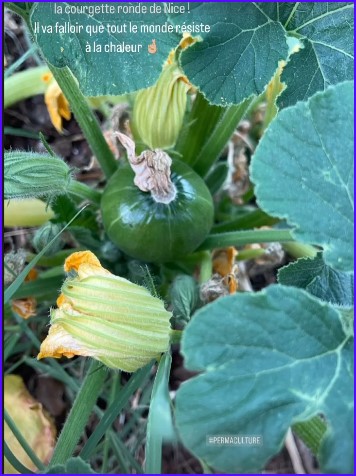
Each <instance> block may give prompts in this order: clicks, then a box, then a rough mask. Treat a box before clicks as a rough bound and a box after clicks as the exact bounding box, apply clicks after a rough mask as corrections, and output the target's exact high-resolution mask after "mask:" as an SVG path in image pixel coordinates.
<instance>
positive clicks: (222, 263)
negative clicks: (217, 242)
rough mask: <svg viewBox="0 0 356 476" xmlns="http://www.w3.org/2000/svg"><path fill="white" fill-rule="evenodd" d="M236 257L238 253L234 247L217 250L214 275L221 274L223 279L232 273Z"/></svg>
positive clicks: (214, 258) (214, 259)
mask: <svg viewBox="0 0 356 476" xmlns="http://www.w3.org/2000/svg"><path fill="white" fill-rule="evenodd" d="M236 255H237V251H236V249H235V248H234V247H233V246H229V247H228V248H223V249H219V250H215V252H214V255H213V270H214V273H219V274H220V276H223V277H224V276H227V275H228V274H230V273H232V271H233V267H234V264H235V256H236Z"/></svg>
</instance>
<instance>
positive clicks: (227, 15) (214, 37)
mask: <svg viewBox="0 0 356 476" xmlns="http://www.w3.org/2000/svg"><path fill="white" fill-rule="evenodd" d="M260 5H261V4H258V3H247V2H244V3H234V2H221V3H220V2H212V3H200V2H198V3H195V2H194V3H190V9H189V12H186V13H184V14H174V15H171V16H170V19H171V20H172V22H173V23H174V24H182V23H183V21H185V22H186V23H191V22H192V19H193V18H194V19H198V20H199V23H200V22H201V23H203V24H206V25H209V26H210V27H211V29H210V32H208V33H199V35H194V34H193V36H199V37H201V38H202V40H203V41H201V42H197V43H195V44H194V45H192V46H191V47H190V48H188V49H187V50H185V51H183V53H182V55H181V65H182V68H183V70H184V72H185V74H186V75H187V76H188V78H189V80H190V81H191V82H192V83H193V84H194V85H195V86H197V87H198V88H199V90H200V91H201V92H202V93H203V94H204V96H206V98H207V99H208V100H209V101H210V102H211V103H213V104H220V105H223V106H227V105H229V104H239V103H240V102H242V101H243V100H244V99H246V98H248V97H250V96H251V95H259V94H260V93H261V92H262V91H263V90H264V88H265V86H266V84H267V83H268V81H269V80H270V79H271V78H272V76H273V74H274V72H275V71H276V69H277V66H278V61H280V60H282V59H286V57H287V54H288V47H287V43H286V37H285V31H284V29H283V27H282V25H281V24H280V23H279V22H277V21H273V20H271V18H270V17H269V16H268V15H267V14H266V13H265V12H264V11H263V8H262V7H261V6H260Z"/></svg>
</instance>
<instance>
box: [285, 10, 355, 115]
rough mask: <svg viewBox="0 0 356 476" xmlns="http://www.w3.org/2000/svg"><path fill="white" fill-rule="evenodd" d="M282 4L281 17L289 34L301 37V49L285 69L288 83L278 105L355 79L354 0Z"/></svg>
mask: <svg viewBox="0 0 356 476" xmlns="http://www.w3.org/2000/svg"><path fill="white" fill-rule="evenodd" d="M282 5H283V6H282V7H281V8H280V9H279V12H280V13H281V14H282V15H283V18H281V21H282V22H283V23H284V25H285V28H286V30H287V32H288V34H289V35H292V36H296V37H298V38H300V41H301V43H302V49H301V50H300V51H299V52H297V53H295V54H293V55H292V56H291V58H290V60H289V62H288V64H287V66H286V68H285V69H284V71H283V74H282V81H283V82H285V83H286V84H287V86H288V87H287V89H286V90H285V91H284V92H283V94H282V96H281V97H280V100H279V106H280V107H286V106H290V105H292V104H295V103H296V102H297V101H301V100H306V99H308V98H309V97H310V96H312V95H313V94H314V93H316V92H317V91H323V90H324V89H326V88H327V87H328V86H330V85H331V84H337V83H340V82H342V81H345V80H347V79H353V78H354V56H353V55H354V53H353V51H354V50H353V38H354V16H353V14H354V4H353V2H310V3H309V2H308V3H305V2H297V3H294V4H293V3H290V4H286V3H284V4H282ZM285 5H287V7H285ZM291 8H292V12H290V16H288V17H287V15H286V13H288V10H289V9H291ZM284 9H285V10H286V12H284Z"/></svg>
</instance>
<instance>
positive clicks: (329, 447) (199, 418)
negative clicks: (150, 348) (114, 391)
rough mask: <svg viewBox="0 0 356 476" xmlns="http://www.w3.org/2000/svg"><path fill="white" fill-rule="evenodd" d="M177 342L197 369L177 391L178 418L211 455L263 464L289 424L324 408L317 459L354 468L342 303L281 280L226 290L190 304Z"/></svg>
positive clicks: (256, 466)
mask: <svg viewBox="0 0 356 476" xmlns="http://www.w3.org/2000/svg"><path fill="white" fill-rule="evenodd" d="M182 351H183V354H184V357H185V365H186V367H187V368H188V369H190V370H196V371H202V372H203V373H202V374H201V375H199V376H198V377H195V378H193V379H191V380H189V381H188V382H186V383H184V384H183V385H182V386H181V387H180V389H179V390H178V392H177V409H176V416H177V426H178V430H179V432H180V434H181V437H182V439H183V442H184V444H185V445H186V446H187V447H188V448H189V449H190V450H191V451H193V453H195V454H196V455H197V456H199V457H200V458H202V459H203V460H205V461H206V462H207V463H208V464H209V465H211V466H213V467H214V468H217V469H218V470H222V471H226V472H231V473H238V472H255V471H259V470H261V469H262V468H263V466H264V465H265V464H266V462H267V460H268V459H269V458H270V457H271V456H273V455H274V454H276V453H277V452H278V451H279V450H280V449H281V447H282V444H283V440H284V437H285V434H286V432H287V429H288V427H289V426H290V425H292V424H294V423H296V422H299V421H306V420H308V419H309V418H311V417H312V416H314V415H317V414H323V415H324V416H325V418H326V420H327V423H328V430H327V432H326V434H325V437H324V439H323V441H322V444H321V449H320V455H319V463H320V465H321V468H322V470H323V471H325V472H340V473H349V472H352V464H353V456H352V448H353V443H352V441H353V439H352V436H353V418H352V408H353V383H352V375H351V366H352V342H351V340H350V339H349V338H348V337H347V336H346V335H345V333H344V331H343V327H342V323H341V316H340V314H339V313H338V311H336V310H335V309H333V308H332V307H330V306H329V305H327V304H324V303H322V302H321V301H319V300H317V299H316V298H314V297H312V296H311V295H310V294H308V293H306V292H305V291H304V290H301V289H297V288H292V287H285V286H281V285H275V286H271V287H269V288H267V289H266V290H264V291H262V292H259V293H254V294H252V293H251V294H250V293H245V294H238V295H234V296H228V297H225V298H221V299H219V300H217V301H215V302H214V303H212V304H210V305H208V306H205V307H204V308H202V309H201V310H200V311H198V312H197V313H196V315H195V317H194V318H193V319H192V321H191V322H190V323H189V324H188V326H187V328H186V330H185V332H184V336H183V341H182ZM216 435H241V436H242V435H244V436H252V435H254V436H262V438H263V444H262V445H259V446H246V445H245V446H238V445H235V446H233V445H230V446H229V445H211V444H208V443H209V437H212V436H216Z"/></svg>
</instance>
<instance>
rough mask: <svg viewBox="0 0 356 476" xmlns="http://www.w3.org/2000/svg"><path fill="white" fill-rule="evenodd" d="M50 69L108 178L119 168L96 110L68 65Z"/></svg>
mask: <svg viewBox="0 0 356 476" xmlns="http://www.w3.org/2000/svg"><path fill="white" fill-rule="evenodd" d="M50 70H51V72H52V74H53V76H54V78H55V80H56V81H57V83H58V84H59V87H60V88H61V90H62V91H63V94H64V96H65V97H66V98H67V100H68V102H69V104H70V107H71V109H72V111H73V113H74V115H75V118H76V119H77V121H78V124H79V126H80V128H81V129H82V131H83V134H84V136H85V138H86V139H87V141H88V144H89V146H90V148H91V150H92V151H93V154H94V155H95V157H96V158H97V160H98V162H99V163H100V165H101V168H102V169H103V172H104V174H105V176H106V177H107V178H109V177H111V175H112V174H113V173H114V172H115V171H116V169H117V163H116V161H115V157H114V155H113V153H112V152H111V150H110V147H109V145H108V144H107V142H106V140H105V138H104V136H103V133H102V132H101V129H100V125H99V123H98V120H97V119H96V117H95V115H94V112H93V111H92V110H91V109H90V107H89V105H88V103H87V100H86V98H85V97H84V95H83V94H82V92H81V90H80V89H79V86H78V83H77V80H76V79H75V78H74V76H73V75H72V73H71V71H70V69H69V68H68V67H65V68H55V67H54V66H50Z"/></svg>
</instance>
